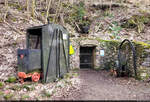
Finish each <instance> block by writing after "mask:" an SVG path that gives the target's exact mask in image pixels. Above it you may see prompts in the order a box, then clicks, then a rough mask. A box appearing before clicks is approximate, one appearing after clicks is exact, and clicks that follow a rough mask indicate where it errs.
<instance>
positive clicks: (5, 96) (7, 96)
mask: <svg viewBox="0 0 150 102" xmlns="http://www.w3.org/2000/svg"><path fill="white" fill-rule="evenodd" d="M13 96H14V95H13V94H11V93H9V94H6V95H4V99H6V100H9V99H11V98H12V97H13Z"/></svg>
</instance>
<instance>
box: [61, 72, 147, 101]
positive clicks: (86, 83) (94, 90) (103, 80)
mask: <svg viewBox="0 0 150 102" xmlns="http://www.w3.org/2000/svg"><path fill="white" fill-rule="evenodd" d="M79 79H80V90H78V91H76V92H72V94H70V95H67V96H65V95H64V97H61V98H59V99H61V100H150V84H149V83H145V82H140V81H137V80H135V79H133V78H115V77H112V76H110V75H109V73H108V72H106V71H94V70H87V69H86V70H80V71H79ZM70 93H71V92H70Z"/></svg>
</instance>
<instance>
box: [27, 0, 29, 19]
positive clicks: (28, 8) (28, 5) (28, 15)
mask: <svg viewBox="0 0 150 102" xmlns="http://www.w3.org/2000/svg"><path fill="white" fill-rule="evenodd" d="M26 7H27V17H28V19H29V16H30V15H29V14H30V12H29V8H30V5H29V0H27V1H26Z"/></svg>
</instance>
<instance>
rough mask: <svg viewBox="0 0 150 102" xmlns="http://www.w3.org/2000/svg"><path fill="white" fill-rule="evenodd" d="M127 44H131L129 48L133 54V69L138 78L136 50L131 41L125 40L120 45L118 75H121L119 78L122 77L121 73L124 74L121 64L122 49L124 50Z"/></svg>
mask: <svg viewBox="0 0 150 102" xmlns="http://www.w3.org/2000/svg"><path fill="white" fill-rule="evenodd" d="M125 42H128V43H129V46H130V48H131V50H132V52H133V56H132V58H133V67H134V75H135V77H136V76H137V68H136V50H135V48H134V46H133V44H132V42H131V41H129V40H128V39H125V40H123V41H122V42H121V44H120V45H119V52H118V61H119V69H118V73H119V76H120V72H122V64H121V62H122V61H121V49H122V46H123V44H124V43H125Z"/></svg>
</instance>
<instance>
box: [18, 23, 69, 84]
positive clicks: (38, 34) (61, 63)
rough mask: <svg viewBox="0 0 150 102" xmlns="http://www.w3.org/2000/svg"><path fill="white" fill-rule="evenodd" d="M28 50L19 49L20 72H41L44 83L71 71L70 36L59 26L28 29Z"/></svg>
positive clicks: (49, 25)
mask: <svg viewBox="0 0 150 102" xmlns="http://www.w3.org/2000/svg"><path fill="white" fill-rule="evenodd" d="M26 40H27V41H26V42H27V43H26V44H27V47H26V49H18V51H17V52H18V71H19V72H25V73H30V72H32V71H34V70H41V73H42V76H41V77H42V81H43V82H44V83H46V82H51V81H54V80H55V79H57V78H59V77H63V75H64V74H65V73H67V72H68V71H69V34H68V32H67V30H66V29H65V28H64V27H63V26H61V25H57V24H51V23H50V24H46V25H42V26H35V27H31V28H29V29H27V36H26Z"/></svg>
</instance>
